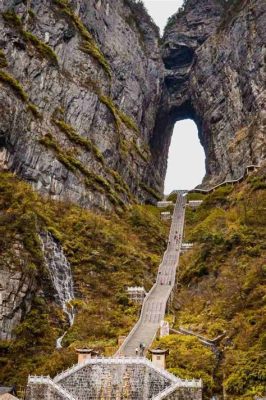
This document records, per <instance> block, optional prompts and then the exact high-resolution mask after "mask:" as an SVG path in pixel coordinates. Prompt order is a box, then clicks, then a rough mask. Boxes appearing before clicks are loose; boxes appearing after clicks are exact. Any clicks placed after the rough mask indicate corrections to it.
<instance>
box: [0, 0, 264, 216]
mask: <svg viewBox="0 0 266 400" xmlns="http://www.w3.org/2000/svg"><path fill="white" fill-rule="evenodd" d="M0 12H1V17H0V31H1V38H2V39H1V42H0V46H1V64H0V66H1V69H0V84H1V97H0V108H1V111H2V118H1V122H0V137H1V140H0V145H1V149H2V151H1V164H2V165H3V166H4V167H5V168H8V169H10V170H12V171H15V172H16V173H18V174H19V175H20V176H21V177H23V178H24V179H26V180H28V181H29V182H31V183H32V184H33V186H34V187H35V188H36V189H37V190H38V191H40V192H41V193H44V194H49V195H50V196H51V197H52V198H54V199H61V200H62V199H65V200H66V199H68V200H71V201H74V202H76V203H79V204H80V205H82V206H85V207H90V208H92V207H97V208H98V209H110V208H113V207H114V206H115V207H121V206H123V205H124V204H126V203H133V202H134V201H154V200H156V199H157V198H159V197H160V194H161V193H162V191H163V182H164V178H165V173H166V168H167V157H168V149H169V144H170V140H171V135H172V131H173V127H174V124H175V122H176V121H178V120H181V119H184V118H192V119H193V120H194V121H195V122H196V124H197V126H198V131H199V138H200V140H201V143H202V145H203V147H204V150H205V154H206V171H207V173H206V177H205V183H206V184H210V183H213V182H219V181H221V180H223V179H224V178H235V177H238V176H239V175H241V174H242V173H243V171H244V168H245V166H246V165H248V164H258V163H259V162H260V161H261V160H262V159H263V158H264V157H265V149H264V148H263V146H264V135H263V129H264V128H265V125H264V124H265V119H264V117H263V104H264V101H265V94H264V92H263V84H262V83H263V82H265V70H264V69H263V65H264V56H263V44H264V43H265V29H264V20H265V5H264V3H263V2H261V1H258V0H249V1H246V0H245V1H235V2H234V3H233V5H232V3H230V6H228V4H227V3H225V2H223V1H218V0H208V1H206V0H200V1H194V0H188V1H186V3H185V6H184V8H183V10H181V11H180V12H178V13H177V14H176V15H174V16H173V17H172V18H171V19H170V20H169V23H168V25H167V27H166V30H165V34H164V37H163V38H162V39H161V40H159V34H158V29H157V28H156V26H155V25H154V23H153V22H152V20H151V19H150V17H149V16H148V14H147V13H146V11H145V9H144V8H143V5H142V4H141V2H136V1H133V0H125V1H122V0H118V1H116V2H108V1H106V0H98V1H95V0H90V1H86V2H85V1H84V0H77V1H71V2H69V1H68V0H50V1H49V0H46V1H43V2H38V1H22V0H21V1H18V0H16V1H11V0H4V1H3V2H1V5H0ZM180 134H182V133H180ZM192 167H193V162H192Z"/></svg>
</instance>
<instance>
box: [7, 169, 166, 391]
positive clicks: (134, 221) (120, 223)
mask: <svg viewBox="0 0 266 400" xmlns="http://www.w3.org/2000/svg"><path fill="white" fill-rule="evenodd" d="M0 194H1V197H0V219H1V224H0V245H1V246H0V247H1V251H2V254H1V255H2V257H1V259H2V261H1V262H3V263H4V264H6V263H7V261H8V263H9V265H11V264H12V265H14V267H15V266H16V265H17V268H24V269H25V273H26V272H27V273H28V274H31V275H32V271H34V277H35V279H36V280H37V281H38V288H39V290H38V293H37V294H36V296H35V298H34V300H33V304H32V309H31V311H30V313H28V315H26V316H24V319H23V321H22V322H21V324H20V325H19V326H18V327H17V328H16V330H15V332H14V334H17V337H16V338H14V339H13V340H10V341H2V342H0V351H1V357H0V365H1V369H0V371H1V372H0V380H1V381H2V382H5V383H6V384H19V385H24V384H25V382H26V379H27V376H28V374H35V373H36V374H51V375H55V374H56V373H58V372H60V371H61V370H63V369H65V368H67V367H68V366H70V365H72V364H73V362H75V361H76V355H75V350H74V349H75V348H76V347H78V346H84V347H88V346H93V347H94V348H97V349H98V350H100V351H101V352H102V353H103V354H106V355H110V354H113V353H114V351H115V349H116V347H117V338H118V336H119V335H123V334H126V333H127V332H128V331H129V330H130V328H131V326H132V325H133V323H134V322H135V321H136V319H137V317H138V312H139V308H138V307H136V306H134V305H133V304H131V303H130V301H129V299H128V297H127V295H126V287H127V286H136V285H140V286H142V285H144V286H145V288H146V290H149V288H150V287H151V286H152V284H153V281H154V278H155V274H156V270H157V266H158V264H159V261H160V257H161V255H162V253H163V251H164V247H165V239H166V237H167V232H168V226H167V225H166V224H164V223H162V222H161V221H160V213H159V211H158V210H157V209H156V208H155V207H153V206H134V207H132V208H129V209H127V210H125V212H124V213H123V214H121V215H120V216H119V215H116V214H103V215H97V214H95V213H93V212H91V211H88V210H84V209H81V208H80V207H78V206H76V205H73V204H68V203H60V202H53V201H51V200H49V199H48V198H42V197H41V196H40V195H38V194H37V193H35V192H33V190H32V189H31V187H30V186H29V185H28V184H26V183H25V182H22V181H20V180H18V179H17V178H16V177H15V176H14V175H13V174H10V173H1V174H0ZM44 230H48V231H50V232H51V233H52V234H53V236H54V237H56V238H57V240H60V242H61V244H62V245H63V248H64V252H65V254H66V256H67V258H68V260H69V262H70V264H71V267H72V272H73V277H74V283H75V301H73V305H74V307H75V308H76V318H75V322H74V325H73V326H72V327H71V328H70V329H69V331H68V334H67V335H66V336H65V338H64V343H63V344H64V348H63V349H61V350H56V349H55V340H56V338H57V337H59V336H60V335H61V334H62V332H63V331H64V330H65V329H66V327H67V322H66V321H65V316H64V315H63V312H62V310H61V309H60V307H59V306H58V305H57V304H56V303H55V301H54V290H53V288H52V287H51V284H50V283H49V278H48V274H47V271H46V269H45V268H44V265H43V258H42V252H41V247H40V243H39V240H38V233H39V232H40V231H44ZM15 240H16V241H18V242H19V243H20V244H21V245H22V247H23V251H22V252H21V256H20V257H21V258H22V261H23V262H22V263H20V264H18V261H17V260H16V257H15V254H13V253H12V254H10V248H12V243H14V241H15ZM10 257H11V258H10ZM12 257H13V258H12ZM29 266H31V267H30V268H29ZM14 371H16V373H15V374H14Z"/></svg>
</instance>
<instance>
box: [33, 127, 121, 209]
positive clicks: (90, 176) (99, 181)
mask: <svg viewBox="0 0 266 400" xmlns="http://www.w3.org/2000/svg"><path fill="white" fill-rule="evenodd" d="M39 142H40V143H41V144H43V145H44V146H46V147H47V148H50V149H52V150H53V151H54V153H55V155H56V157H57V159H58V161H60V162H61V163H62V164H63V165H64V166H65V167H66V168H67V169H68V170H70V171H71V172H73V173H76V172H80V173H81V174H82V175H83V176H84V177H85V178H86V179H85V181H84V182H85V184H86V185H87V186H88V187H90V188H94V189H95V190H97V191H99V188H103V189H104V191H105V192H106V194H107V196H108V198H109V200H110V201H111V202H112V203H113V204H114V205H120V206H124V202H123V200H122V199H121V198H120V197H118V195H117V194H116V193H115V192H114V190H113V189H112V187H111V185H110V183H109V182H108V181H107V180H106V179H105V178H103V177H102V176H100V175H97V174H95V173H94V172H92V171H90V170H88V169H87V168H86V167H85V166H84V165H83V164H82V163H81V162H80V161H79V160H77V159H76V158H74V157H73V156H72V154H71V153H70V152H67V151H63V150H62V149H61V147H60V144H59V143H58V142H57V141H56V140H55V139H54V137H53V136H52V135H51V134H47V135H45V136H44V137H42V138H41V139H40V140H39Z"/></svg>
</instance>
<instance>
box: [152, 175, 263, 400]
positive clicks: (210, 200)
mask: <svg viewBox="0 0 266 400" xmlns="http://www.w3.org/2000/svg"><path fill="white" fill-rule="evenodd" d="M264 185H265V171H263V169H261V170H260V172H259V173H257V174H255V175H254V174H253V175H252V176H250V177H248V178H247V179H246V181H244V182H243V183H240V184H238V185H236V186H235V187H234V188H233V187H232V186H230V185H229V186H224V187H221V188H219V189H217V190H215V191H214V192H213V193H211V194H209V195H207V196H205V197H203V199H204V202H203V203H202V205H201V206H200V207H199V208H198V209H196V210H193V209H191V208H187V210H186V231H185V241H188V242H194V247H193V249H192V250H190V251H189V252H187V253H186V254H184V255H183V256H181V260H180V270H179V273H178V278H177V279H178V280H179V284H180V286H179V289H178V291H177V292H176V293H175V299H174V302H173V313H174V314H175V324H174V328H175V329H177V328H178V327H179V326H182V327H184V328H188V329H190V330H192V331H194V332H195V333H198V334H201V335H203V336H205V337H207V338H215V337H216V336H217V335H220V334H221V333H223V332H226V334H225V337H224V339H223V340H222V341H221V342H220V343H219V344H218V345H217V346H218V347H217V350H218V351H219V356H218V358H217V359H214V358H213V357H211V356H210V354H209V352H210V351H209V350H208V349H207V348H206V349H204V347H203V345H202V344H200V343H198V344H197V345H196V341H197V339H195V338H192V337H190V336H183V335H178V336H170V337H169V338H165V339H164V340H163V341H162V342H160V343H159V344H160V345H161V346H164V347H167V346H168V347H169V348H170V350H171V353H170V357H169V367H170V368H174V369H176V370H173V371H174V372H175V373H177V374H179V375H180V376H181V377H187V376H189V377H192V376H194V377H198V376H199V375H198V374H197V371H196V370H197V369H198V370H199V371H201V373H200V375H201V376H202V377H203V380H204V383H205V388H206V389H207V391H206V392H205V395H206V396H209V395H210V394H211V393H219V392H220V393H221V391H222V386H223V388H224V389H223V390H224V392H225V393H226V394H227V397H228V398H230V399H232V400H240V399H248V400H252V399H254V396H255V395H257V396H262V395H264V390H265V386H264V383H265V379H266V369H265V323H266V320H265V317H264V315H265V313H264V305H265V285H264V283H265V270H266V269H265V268H266V266H265V259H266V246H265V234H266V214H265V200H266V197H265V190H264V189H265V186H264ZM193 343H195V344H193ZM188 346H189V352H188V353H187V347H188ZM200 348H201V349H202V350H201V352H200V350H199V349H200ZM201 353H202V357H203V358H202V360H205V362H203V363H202V364H201V365H200V364H197V363H198V362H200V354H201ZM184 355H186V357H187V358H185V357H184ZM205 357H206V358H205ZM196 365H197V367H195V366H196ZM207 398H209V397H207Z"/></svg>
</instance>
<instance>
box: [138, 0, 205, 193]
mask: <svg viewBox="0 0 266 400" xmlns="http://www.w3.org/2000/svg"><path fill="white" fill-rule="evenodd" d="M143 3H144V4H145V7H146V9H147V10H148V12H149V14H150V15H151V17H152V18H153V20H154V22H155V23H156V24H157V25H158V26H159V28H160V31H161V35H162V34H163V30H164V27H165V25H166V23H167V20H168V18H169V17H170V16H172V15H173V14H175V13H176V12H177V10H178V9H179V8H180V7H181V6H182V4H183V0H143ZM204 175H205V155H204V151H203V148H202V146H201V145H200V142H199V138H198V131H197V127H196V125H195V123H194V122H193V121H191V120H184V121H179V122H177V123H176V124H175V128H174V133H173V136H172V141H171V146H170V150H169V156H168V168H167V174H166V179H165V188H164V192H165V193H166V194H168V193H170V192H171V191H172V190H174V189H192V188H194V187H195V186H197V185H199V184H200V183H201V181H202V179H203V177H204Z"/></svg>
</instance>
